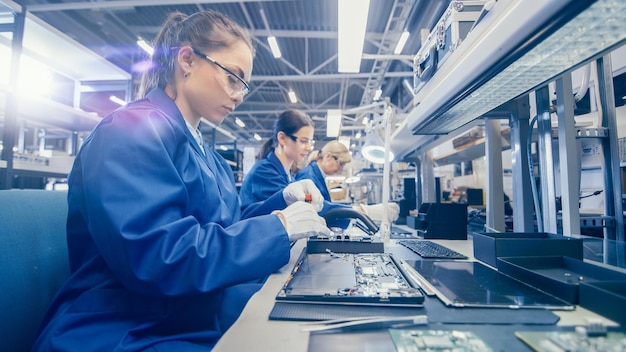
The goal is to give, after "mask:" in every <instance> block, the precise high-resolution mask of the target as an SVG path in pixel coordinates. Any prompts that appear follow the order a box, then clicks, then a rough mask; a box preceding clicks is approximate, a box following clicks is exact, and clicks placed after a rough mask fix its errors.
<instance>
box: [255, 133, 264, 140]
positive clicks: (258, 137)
mask: <svg viewBox="0 0 626 352" xmlns="http://www.w3.org/2000/svg"><path fill="white" fill-rule="evenodd" d="M254 139H256V140H257V141H260V140H261V139H263V138H261V136H259V134H258V133H255V134H254Z"/></svg>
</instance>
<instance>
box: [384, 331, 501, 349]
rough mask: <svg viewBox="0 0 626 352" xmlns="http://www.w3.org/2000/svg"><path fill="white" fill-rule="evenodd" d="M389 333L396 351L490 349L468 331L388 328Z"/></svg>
mask: <svg viewBox="0 0 626 352" xmlns="http://www.w3.org/2000/svg"><path fill="white" fill-rule="evenodd" d="M389 334H390V335H391V339H392V340H393V343H394V345H395V346H396V351H458V352H474V351H476V352H478V351H480V352H489V351H492V349H491V348H489V346H488V345H487V344H486V343H485V342H484V341H483V340H482V339H481V338H479V337H478V336H476V335H475V334H474V333H472V332H470V331H457V330H451V331H446V330H416V329H389Z"/></svg>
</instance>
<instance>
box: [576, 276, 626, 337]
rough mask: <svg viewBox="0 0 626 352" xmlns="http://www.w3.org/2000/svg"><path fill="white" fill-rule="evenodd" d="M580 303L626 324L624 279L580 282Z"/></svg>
mask: <svg viewBox="0 0 626 352" xmlns="http://www.w3.org/2000/svg"><path fill="white" fill-rule="evenodd" d="M579 294H580V305H581V306H582V307H585V308H587V309H589V310H590V311H593V312H596V313H598V314H600V315H602V316H604V317H606V318H609V319H611V320H613V321H615V322H616V323H618V324H620V325H622V326H625V325H626V309H625V308H624V307H626V281H600V282H581V283H580V288H579Z"/></svg>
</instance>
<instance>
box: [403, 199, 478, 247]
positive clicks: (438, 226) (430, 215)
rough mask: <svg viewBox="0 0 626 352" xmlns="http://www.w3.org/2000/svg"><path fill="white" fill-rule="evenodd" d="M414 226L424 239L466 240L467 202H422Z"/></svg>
mask: <svg viewBox="0 0 626 352" xmlns="http://www.w3.org/2000/svg"><path fill="white" fill-rule="evenodd" d="M415 228H416V229H417V234H418V235H419V236H421V237H424V238H425V239H443V240H466V239H467V204H465V203H422V204H421V205H420V208H419V211H418V218H417V219H416V227H415Z"/></svg>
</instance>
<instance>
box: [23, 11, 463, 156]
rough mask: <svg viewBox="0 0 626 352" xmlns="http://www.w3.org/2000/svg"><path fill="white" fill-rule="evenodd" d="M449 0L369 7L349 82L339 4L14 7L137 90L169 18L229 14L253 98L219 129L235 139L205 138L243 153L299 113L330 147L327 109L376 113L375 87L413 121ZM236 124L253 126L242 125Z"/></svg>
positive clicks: (104, 97) (352, 128)
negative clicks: (424, 53)
mask: <svg viewBox="0 0 626 352" xmlns="http://www.w3.org/2000/svg"><path fill="white" fill-rule="evenodd" d="M450 1H451V0H371V2H370V11H369V18H368V23H367V31H366V36H365V44H364V49H363V56H362V58H363V60H362V62H361V68H360V72H359V73H350V74H348V73H338V70H337V27H338V26H337V20H338V18H337V17H338V16H337V0H248V1H229V0H222V1H211V0H208V1H197V0H196V1H187V0H180V1H172V0H170V1H167V0H100V1H97V0H91V1H78V0H50V1H47V0H15V1H14V3H16V4H19V5H21V6H23V7H25V8H26V10H27V12H28V13H30V14H32V15H34V16H36V17H38V18H40V19H41V20H43V21H44V22H46V23H48V24H49V25H51V26H52V27H54V28H56V29H58V30H59V31H61V32H63V33H65V34H66V35H67V36H69V37H70V38H72V39H74V40H75V41H76V42H78V43H80V44H82V45H83V46H85V47H87V48H89V49H91V50H92V51H94V52H95V53H97V54H98V55H100V56H102V57H103V58H105V59H106V60H108V61H110V62H111V63H113V64H114V65H116V66H117V67H119V68H121V69H122V70H124V71H126V72H128V73H129V74H130V75H131V76H132V81H133V82H138V78H139V76H138V74H136V72H134V69H133V67H135V65H136V64H137V63H139V62H141V61H142V60H145V59H146V54H145V53H144V52H143V51H142V50H141V49H140V48H139V47H138V46H137V44H136V42H137V40H138V39H144V40H146V41H148V42H150V41H151V40H152V39H153V38H154V36H155V35H156V33H157V31H158V28H159V26H160V24H161V23H162V22H163V21H164V19H165V18H166V16H167V15H168V14H169V13H171V12H173V11H180V12H183V13H187V14H191V13H194V12H196V11H199V10H205V9H213V10H217V11H220V12H222V13H225V14H227V15H228V16H230V17H231V18H233V19H234V20H235V21H237V22H238V23H240V24H241V25H243V26H244V27H245V28H247V29H248V30H249V31H250V33H251V34H252V36H253V40H254V42H255V45H256V46H257V55H256V58H255V62H254V69H253V72H252V80H251V82H250V83H251V84H250V86H251V92H250V94H249V95H248V96H247V97H246V100H245V101H244V103H243V104H242V105H241V106H239V107H238V108H237V110H236V111H235V112H234V113H233V114H232V116H230V117H228V118H227V119H226V120H225V121H224V123H223V124H222V126H221V127H222V128H223V129H224V130H227V131H229V132H231V133H232V135H234V136H235V137H236V138H235V139H233V138H232V137H231V138H228V137H227V136H226V134H223V133H215V134H214V137H211V136H212V135H213V134H212V131H211V130H212V128H211V127H209V126H204V127H203V132H204V133H205V135H207V136H209V138H215V139H214V141H215V142H216V144H220V143H232V142H233V141H235V140H236V143H237V146H239V147H241V146H246V145H255V146H256V145H259V144H260V143H261V142H259V141H256V140H255V139H254V138H253V134H254V133H258V134H259V135H260V136H261V137H262V138H263V140H265V139H267V138H269V137H270V136H271V129H272V124H273V122H274V119H275V118H276V116H277V115H278V114H279V113H280V112H282V111H284V110H286V109H291V108H296V109H300V110H303V111H305V112H307V113H308V114H309V115H310V116H311V117H313V119H314V121H315V127H316V133H315V139H316V140H319V141H321V142H322V143H323V141H325V140H328V138H327V137H326V111H327V109H342V110H344V111H350V109H355V108H358V107H360V106H364V105H368V104H370V103H371V102H372V100H373V98H374V92H375V91H376V90H377V89H382V91H383V94H382V97H383V98H389V100H390V102H391V103H392V105H394V107H395V108H396V109H397V111H398V112H399V115H398V116H402V114H403V113H407V112H408V111H409V110H410V109H411V108H412V106H413V105H412V98H413V95H412V90H411V87H412V84H413V78H412V77H413V72H412V60H411V57H412V55H414V54H415V53H416V52H417V50H418V49H419V47H420V45H421V43H420V34H419V33H420V30H421V29H428V30H430V29H431V28H432V27H433V26H434V25H435V23H436V22H437V20H438V19H439V17H441V15H442V14H443V12H444V11H445V9H446V8H447V7H448V5H449V4H450ZM405 30H408V31H409V32H410V33H411V37H410V39H409V41H408V43H407V45H406V46H405V48H404V50H403V52H402V53H400V54H399V55H394V54H393V50H394V48H395V45H396V43H397V41H398V39H399V37H400V34H401V33H402V32H403V31H405ZM270 35H273V36H275V37H276V38H277V40H278V43H279V45H280V48H281V51H282V54H283V56H282V58H279V59H275V58H274V57H273V55H272V53H271V51H270V49H269V46H268V44H267V37H268V36H270ZM135 86H136V85H135V84H133V85H132V87H135ZM105 87H106V85H105ZM126 88H127V87H126ZM106 89H107V88H104V89H102V91H98V92H94V93H93V94H89V95H86V94H85V95H84V96H83V97H82V102H81V108H82V109H84V110H87V111H93V112H97V113H98V114H99V115H100V116H103V115H105V114H106V113H108V112H109V111H111V110H113V109H115V108H116V107H117V105H115V104H114V103H112V102H111V101H110V100H109V96H110V95H111V94H114V95H119V97H120V98H122V99H123V98H125V96H124V90H123V89H120V90H118V91H115V90H113V91H106ZM108 89H111V88H108ZM133 89H134V88H133ZM289 90H293V91H294V92H295V93H296V95H297V97H298V102H297V103H295V104H293V103H291V102H290V101H289V98H288V96H287V92H288V91H289ZM365 116H367V111H365V112H363V111H360V112H358V113H355V114H344V118H343V121H342V135H344V136H349V137H354V136H355V135H356V133H357V132H359V130H362V129H363V128H364V127H365V126H364V125H363V123H362V120H363V119H362V118H363V117H365ZM235 117H239V118H240V119H241V120H242V121H243V122H244V123H245V125H246V127H245V128H242V127H239V126H238V125H236V124H235Z"/></svg>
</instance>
